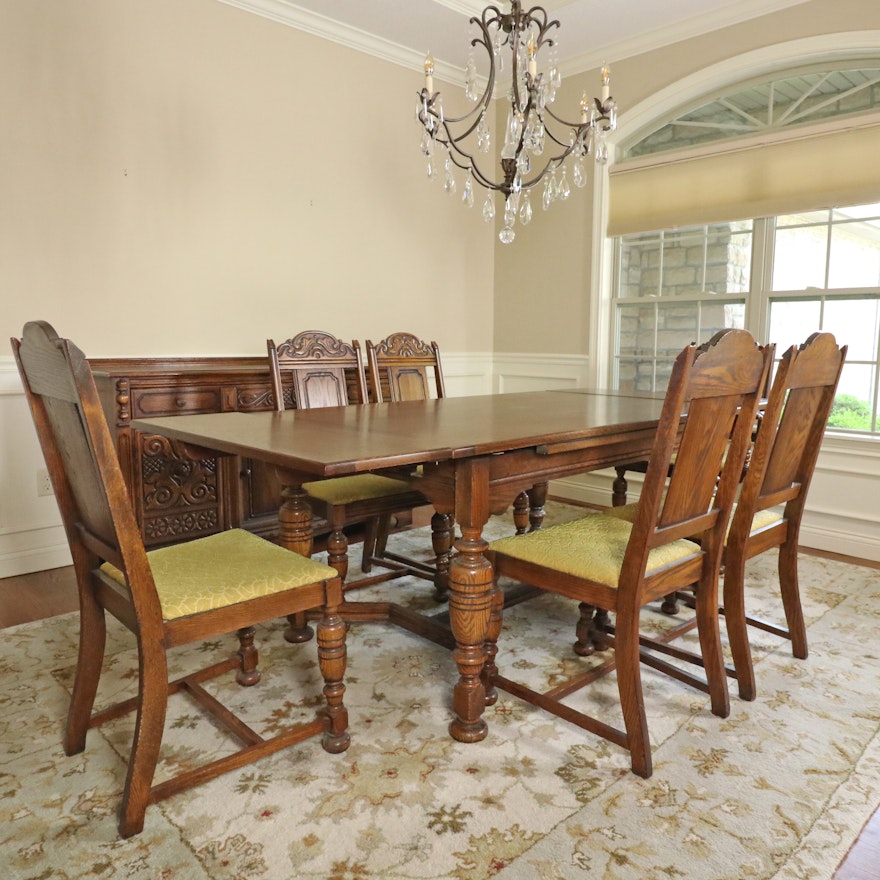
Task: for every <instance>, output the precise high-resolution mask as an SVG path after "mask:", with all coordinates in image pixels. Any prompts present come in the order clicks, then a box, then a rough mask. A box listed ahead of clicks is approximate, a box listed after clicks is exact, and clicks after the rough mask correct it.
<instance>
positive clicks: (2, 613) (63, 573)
mask: <svg viewBox="0 0 880 880" xmlns="http://www.w3.org/2000/svg"><path fill="white" fill-rule="evenodd" d="M419 524H421V523H419ZM802 552H805V553H813V554H814V555H816V556H823V557H825V558H827V559H836V560H838V561H842V562H851V563H854V564H857V565H866V566H868V567H869V568H876V569H878V570H880V563H876V562H869V561H866V560H861V559H852V558H850V557H847V556H841V555H840V554H838V553H825V552H819V551H811V550H804V551H802ZM77 605H78V603H77V595H76V580H75V578H74V576H73V568H72V567H67V568H55V569H51V570H49V571H40V572H35V573H34V574H25V575H19V576H18V577H12V578H4V579H0V629H2V628H3V627H7V626H15V625H17V624H20V623H28V622H29V621H33V620H41V619H43V618H45V617H53V616H55V615H56V614H65V613H66V612H68V611H75V610H76V609H77ZM878 865H880V809H878V810H877V812H876V813H874V815H873V816H872V817H871V818H870V819H869V820H868V822H867V824H866V825H865V827H864V828H863V829H862V830H861V833H860V834H859V835H858V837H857V838H856V840H855V842H854V843H853V845H852V848H851V849H850V851H849V853H847V855H846V857H845V858H844V860H843V861H842V862H841V863H840V866H839V867H838V869H837V871H836V872H835V874H834V877H833V880H878V877H880V871H878V868H877V866H878Z"/></svg>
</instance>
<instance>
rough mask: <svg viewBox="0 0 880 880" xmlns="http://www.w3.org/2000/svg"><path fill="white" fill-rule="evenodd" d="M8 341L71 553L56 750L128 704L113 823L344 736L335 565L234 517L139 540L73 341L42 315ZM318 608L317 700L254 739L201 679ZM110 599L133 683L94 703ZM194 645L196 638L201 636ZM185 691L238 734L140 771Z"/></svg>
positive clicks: (135, 821)
mask: <svg viewBox="0 0 880 880" xmlns="http://www.w3.org/2000/svg"><path fill="white" fill-rule="evenodd" d="M12 348H13V352H14V355H15V360H16V363H17V364H18V369H19V372H20V374H21V379H22V383H23V385H24V390H25V394H26V397H27V400H28V403H29V405H30V409H31V413H32V415H33V419H34V424H35V425H36V428H37V434H38V436H39V440H40V444H41V447H42V450H43V455H44V456H45V459H46V464H47V467H48V469H49V474H50V477H51V481H52V487H53V489H54V492H55V497H56V499H57V501H58V505H59V507H60V510H61V516H62V520H63V522H64V529H65V532H66V534H67V540H68V543H69V545H70V552H71V555H72V557H73V566H74V570H75V573H76V579H77V585H78V590H79V604H80V640H79V657H78V661H77V666H76V675H75V679H74V683H73V695H72V698H71V701H70V709H69V712H68V717H67V726H66V729H65V732H64V751H65V753H66V754H68V755H73V754H76V753H78V752H81V751H83V749H84V748H85V744H86V734H87V732H88V730H89V729H90V728H92V727H96V726H98V725H99V724H102V723H103V722H105V721H109V720H112V719H114V718H117V717H119V716H121V715H123V714H124V713H126V712H129V711H132V710H136V711H137V720H136V724H135V732H134V739H133V742H132V747H131V753H130V757H129V761H128V772H127V775H126V780H125V787H124V790H123V795H122V802H121V806H120V811H119V831H120V833H121V835H122V836H123V837H129V836H131V835H132V834H137V833H138V832H140V831H141V830H142V829H143V826H144V818H145V813H146V809H147V807H148V806H149V805H150V804H153V803H156V802H157V801H159V800H162V799H163V798H166V797H169V796H170V795H173V794H176V793H177V792H179V791H181V790H183V789H185V788H189V787H191V786H193V785H197V784H199V783H201V782H205V781H207V780H209V779H213V778H215V777H216V776H219V775H220V774H222V773H226V772H228V771H230V770H234V769H237V768H239V767H241V766H243V765H245V764H247V763H249V762H251V761H254V760H257V759H258V758H261V757H263V756H264V755H269V754H272V753H273V752H275V751H278V750H279V749H282V748H285V747H287V746H290V745H293V744H294V743H298V742H301V741H302V740H305V739H307V738H308V737H311V736H315V735H317V734H321V735H322V744H323V746H324V748H325V749H326V750H327V751H328V752H341V751H344V750H345V749H347V748H348V745H349V734H348V715H347V711H346V709H345V706H344V705H343V694H344V691H345V687H344V684H343V674H344V671H345V665H346V648H345V634H346V625H345V623H344V622H343V620H342V619H341V618H340V616H339V614H338V607H339V605H340V603H341V602H342V585H341V582H340V579H339V577H338V576H337V573H336V571H335V570H334V569H333V568H330V567H329V566H326V565H322V564H320V563H319V562H316V561H313V560H311V559H306V558H304V557H302V556H298V555H297V554H294V553H291V552H289V551H287V550H284V549H283V548H281V547H278V546H277V545H275V544H272V543H270V542H269V541H266V540H264V539H262V538H259V537H257V536H256V535H253V534H251V533H250V532H246V531H243V530H241V529H233V530H230V531H225V532H221V533H219V534H215V535H211V536H208V537H205V538H198V539H196V540H193V541H190V542H188V543H182V544H177V545H173V546H169V547H163V548H160V549H157V550H152V551H150V552H149V553H148V552H146V550H145V548H144V544H143V540H142V538H141V533H140V530H139V528H138V524H137V522H136V521H135V516H134V512H133V509H132V506H131V502H130V500H129V496H128V488H127V486H126V485H125V483H124V481H123V477H122V471H121V468H120V466H119V461H118V458H117V455H116V450H115V448H114V446H113V439H112V437H111V434H110V430H109V428H108V425H107V422H106V420H105V417H104V413H103V410H102V408H101V401H100V399H99V396H98V391H97V389H96V386H95V382H94V378H93V376H92V372H91V370H90V367H89V364H88V362H87V361H86V359H85V357H84V355H83V353H82V352H81V351H80V350H79V349H78V348H77V347H76V346H75V345H74V344H73V343H72V342H70V341H69V340H66V339H61V338H59V337H58V335H57V334H56V333H55V331H54V330H53V329H52V327H50V326H49V325H48V324H46V323H45V322H31V323H28V324H26V325H25V327H24V331H23V333H22V338H21V340H18V339H12ZM312 608H321V609H322V610H321V619H320V622H319V625H318V663H319V666H320V670H321V675H322V676H323V679H324V697H325V703H326V705H325V706H324V707H323V708H322V709H321V710H320V711H319V712H318V714H317V717H316V718H315V720H313V721H308V722H305V723H302V724H299V725H296V726H294V727H291V728H289V729H287V730H285V731H283V732H281V733H279V734H278V735H276V736H273V737H271V738H268V739H264V738H263V737H262V736H261V735H260V734H259V733H258V732H257V731H256V730H254V729H253V728H251V727H250V726H248V725H247V724H246V723H245V722H244V721H242V720H240V719H239V718H237V717H236V716H235V715H234V714H233V713H232V712H231V711H230V710H229V709H227V708H225V707H224V706H222V705H221V704H220V703H219V702H218V701H217V700H216V698H215V697H214V696H213V695H211V694H209V693H208V692H207V691H206V690H205V689H204V688H203V686H202V682H204V681H206V680H207V679H209V678H212V677H214V676H216V675H219V674H221V673H223V672H227V671H229V670H231V669H234V668H236V667H238V672H237V675H236V678H237V680H238V682H239V683H240V684H241V685H246V686H249V685H254V684H256V683H257V682H258V681H259V680H260V671H259V669H258V668H257V649H256V647H255V646H254V625H255V624H257V623H259V622H261V621H264V620H268V619H271V618H275V617H280V616H284V615H287V614H291V613H297V612H301V611H305V610H307V609H312ZM106 612H109V613H110V614H111V615H113V616H114V617H115V618H117V619H118V620H119V621H120V622H121V623H122V624H123V625H124V626H126V627H127V628H128V629H129V630H130V631H131V632H132V633H133V634H134V637H135V641H136V642H137V654H138V690H137V696H135V697H134V698H133V699H129V700H125V701H123V702H121V703H118V704H116V705H114V706H110V707H108V708H105V709H102V710H100V711H98V712H95V713H93V707H94V702H95V695H96V690H97V687H98V679H99V677H100V674H101V664H102V659H103V655H104V647H105V640H106V620H105V613H106ZM235 631H237V633H238V639H239V647H238V651H237V654H235V655H233V656H232V657H230V658H226V659H223V660H220V661H219V662H217V663H215V664H213V665H212V666H210V667H208V668H207V669H204V670H202V671H200V672H195V673H192V674H189V675H186V676H184V677H183V678H181V679H178V680H176V681H173V682H169V681H168V659H167V656H166V653H167V651H168V650H169V649H170V648H174V647H176V646H180V645H186V644H190V643H192V642H201V641H203V640H205V639H215V638H217V637H218V636H220V635H223V634H225V633H231V632H235ZM201 650H203V649H201ZM178 692H184V693H186V694H188V695H189V696H190V697H191V698H193V699H194V700H195V702H196V703H198V704H199V705H200V706H201V707H202V708H203V709H205V710H207V711H208V713H209V714H210V715H211V716H212V718H213V719H214V721H215V722H216V723H217V724H218V725H219V726H220V727H222V728H223V729H224V730H225V731H226V732H227V733H229V734H230V735H232V736H233V737H235V738H236V739H238V740H240V741H242V742H243V747H242V748H241V749H239V750H238V751H236V752H234V753H232V754H229V755H227V756H225V757H222V758H219V759H217V760H214V761H211V762H210V763H207V764H204V765H202V766H200V767H195V768H191V769H186V770H183V771H181V772H179V773H177V774H176V775H174V776H172V777H171V778H169V779H167V780H165V781H162V782H160V783H159V784H154V783H153V777H154V775H155V771H156V766H157V763H158V760H159V757H160V747H161V743H162V734H163V727H164V724H165V717H166V710H167V702H168V697H169V695H170V694H174V693H178Z"/></svg>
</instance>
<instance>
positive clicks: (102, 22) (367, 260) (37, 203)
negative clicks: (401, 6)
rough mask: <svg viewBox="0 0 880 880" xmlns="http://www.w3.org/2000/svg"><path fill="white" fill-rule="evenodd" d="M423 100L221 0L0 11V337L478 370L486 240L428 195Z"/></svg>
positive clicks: (28, 3)
mask: <svg viewBox="0 0 880 880" xmlns="http://www.w3.org/2000/svg"><path fill="white" fill-rule="evenodd" d="M419 85H420V77H419V75H418V74H417V73H414V72H411V71H407V70H405V69H403V68H401V67H397V66H395V65H392V64H389V63H387V62H383V61H380V60H377V59H375V58H372V57H369V56H367V55H364V54H361V53H358V52H355V51H353V50H350V49H347V48H344V47H341V46H338V45H335V44H331V43H329V42H327V41H324V40H321V39H319V38H316V37H312V36H309V35H307V34H304V33H302V32H300V31H297V30H295V29H293V28H290V27H286V26H284V25H281V24H278V23H275V22H272V21H269V20H267V19H264V18H261V17H258V16H256V15H252V14H249V13H245V12H243V11H241V10H238V9H235V8H233V7H230V6H227V5H224V4H221V3H218V2H216V0H124V2H120V0H0V110H2V112H0V118H2V119H3V124H2V126H0V168H2V169H3V170H2V172H0V178H2V184H0V204H2V210H0V289H2V291H3V308H2V311H0V323H2V327H0V338H4V339H6V338H8V337H9V336H10V335H13V334H16V335H17V334H18V333H19V332H20V330H21V327H22V324H23V322H24V321H26V320H28V319H31V318H36V317H39V318H45V319H47V320H49V321H51V322H52V323H53V324H55V326H56V329H57V330H58V331H59V332H60V333H62V334H63V335H65V336H69V337H71V338H73V339H74V340H75V341H76V342H77V343H78V344H79V345H80V347H81V348H83V350H84V351H85V352H86V353H87V354H88V355H91V356H104V355H134V354H138V355H159V354H246V353H260V352H261V351H262V350H263V346H264V344H265V339H266V337H267V336H275V337H276V338H277V337H283V336H284V335H292V334H293V333H294V332H297V331H298V330H302V329H309V328H323V329H327V330H330V331H332V332H335V333H337V334H338V335H341V336H343V337H358V338H360V339H363V338H365V337H372V338H374V339H376V338H379V337H381V336H384V335H385V334H387V333H389V332H391V331H394V330H402V329H405V330H410V331H412V332H415V333H417V334H419V335H424V336H428V337H430V338H434V339H436V340H437V341H438V342H439V343H440V345H441V348H442V349H444V350H447V351H460V352H465V351H488V350H490V349H491V339H492V312H493V303H492V285H493V253H492V248H493V239H492V230H491V229H490V228H488V227H486V226H485V225H484V224H483V223H482V221H481V219H480V217H479V213H478V212H476V211H472V212H469V211H467V210H466V209H465V208H464V207H463V206H462V205H461V204H460V202H459V200H458V199H451V198H446V197H445V196H444V194H443V193H442V191H441V190H440V186H439V185H438V184H437V183H434V184H433V185H431V184H428V183H427V181H426V177H425V172H424V163H423V161H422V160H421V157H420V156H419V153H418V149H417V148H418V128H417V126H416V124H415V122H414V121H413V109H412V108H413V104H414V95H415V92H416V90H417V88H418V87H419ZM465 316H466V317H465Z"/></svg>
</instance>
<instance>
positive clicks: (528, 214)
mask: <svg viewBox="0 0 880 880" xmlns="http://www.w3.org/2000/svg"><path fill="white" fill-rule="evenodd" d="M470 23H471V25H472V27H475V28H476V29H477V31H478V33H477V35H476V36H475V37H474V38H473V39H472V40H471V51H470V55H469V57H468V61H467V67H466V68H465V97H466V98H467V100H468V101H473V102H475V103H474V105H473V107H472V108H471V109H470V110H469V111H468V112H466V113H465V114H464V115H462V116H458V117H454V118H453V117H447V116H446V115H445V114H444V112H443V103H442V100H441V97H440V92H439V91H437V92H435V91H434V59H433V57H432V56H431V54H430V53H429V54H428V56H427V58H426V59H425V86H424V88H423V89H422V90H421V92H419V95H418V103H417V105H416V116H417V118H418V121H419V123H420V124H421V125H422V127H423V131H422V142H421V149H422V152H423V153H424V154H425V156H427V159H428V177H429V178H434V177H438V176H439V175H438V170H439V163H441V162H442V168H443V170H442V176H443V188H444V189H445V190H446V192H447V193H449V194H454V193H455V191H456V188H457V186H456V180H455V174H454V171H453V166H455V167H457V168H459V169H461V170H462V171H464V172H465V181H464V189H463V193H462V201H463V202H464V203H465V204H466V205H468V206H469V207H471V206H473V204H474V186H475V184H479V185H480V186H483V187H485V188H486V189H487V190H488V192H487V194H486V199H485V201H484V203H483V219H484V220H485V221H486V222H487V223H488V222H491V221H493V220H494V218H495V202H494V193H495V192H496V191H497V192H501V193H502V194H503V195H504V226H503V228H502V229H501V232H500V233H499V234H498V237H499V239H500V240H501V241H502V242H503V243H504V244H509V243H510V242H512V241H513V239H514V237H515V235H516V233H515V232H514V228H513V227H514V225H515V223H516V221H517V219H519V222H520V223H521V224H522V225H524V226H525V225H526V224H528V223H529V222H530V221H531V219H532V204H531V198H530V191H531V190H532V189H534V188H535V187H536V186H538V184H540V183H541V182H543V185H544V188H543V194H542V197H541V203H542V206H543V208H544V210H547V209H548V208H549V207H550V205H551V204H552V203H553V202H555V201H556V200H558V199H561V200H565V199H567V198H568V197H569V195H570V194H571V186H570V184H569V181H568V171H567V166H566V165H565V164H564V163H565V160H566V159H567V158H568V157H569V156H572V158H573V161H572V163H571V166H572V167H571V175H572V180H573V181H574V184H575V186H578V187H582V186H584V185H585V184H586V175H585V171H584V165H583V159H584V157H585V156H587V155H589V154H590V153H592V154H593V156H594V157H595V160H596V161H597V162H599V163H603V162H606V161H607V160H608V145H607V142H606V135H607V133H608V132H609V131H613V130H614V128H615V127H616V126H617V106H616V104H615V103H614V100H613V98H612V97H611V74H610V72H609V70H608V67H607V65H604V66H603V67H602V91H601V95H602V96H601V98H593V99H592V100H590V99H589V98H588V97H587V94H586V92H584V95H583V97H582V98H581V102H580V111H581V113H580V122H566V121H565V120H564V119H562V118H561V117H559V116H557V115H556V114H555V113H554V112H553V110H552V109H551V107H552V104H553V101H554V99H555V98H556V92H557V90H558V89H559V86H560V84H561V83H562V77H561V75H560V73H559V67H558V64H557V60H556V57H555V55H556V50H555V48H554V47H555V43H554V40H553V39H552V38H551V37H550V36H549V34H550V32H551V31H553V29H554V28H558V27H559V22H558V21H556V20H552V21H548V20H547V11H546V10H545V9H544V8H543V7H541V6H533V7H532V8H531V9H529V10H527V11H524V10H523V8H522V4H521V3H520V0H511V2H510V12H502V11H501V10H500V9H499V8H498V7H497V6H487V7H486V8H485V9H484V10H483V14H482V16H481V17H480V18H477V17H476V16H474V17H472V18H471V19H470ZM476 46H482V47H483V48H484V49H485V50H486V54H487V55H488V58H489V72H488V76H487V78H486V86H485V89H484V91H483V92H482V94H480V90H479V85H478V79H477V65H476V62H475V60H474V48H475V47H476ZM545 46H546V47H547V49H548V53H547V55H548V67H547V69H546V70H541V71H540V72H539V70H538V53H539V52H540V50H541V49H542V48H543V47H545ZM508 53H509V56H510V89H509V92H508V95H507V98H508V101H509V103H510V107H509V109H508V111H507V123H506V125H505V129H504V140H503V143H502V146H501V155H500V163H498V162H496V160H495V159H494V157H489V156H488V154H489V153H490V151H491V149H492V137H491V134H490V130H489V124H488V114H489V105H490V104H491V101H492V94H493V90H494V88H495V79H496V75H497V74H499V73H502V72H503V71H504V66H505V62H504V58H505V56H506V55H507V54H508ZM443 150H445V151H446V155H445V157H444V156H443V154H442V151H443ZM547 154H549V156H548V155H547ZM480 156H485V157H487V158H482V159H481V158H479V157H480ZM481 163H482V164H481ZM489 164H491V166H492V167H491V169H490V168H488V167H487V166H488V165H489ZM499 164H500V171H499Z"/></svg>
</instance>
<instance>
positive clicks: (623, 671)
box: [614, 609, 653, 779]
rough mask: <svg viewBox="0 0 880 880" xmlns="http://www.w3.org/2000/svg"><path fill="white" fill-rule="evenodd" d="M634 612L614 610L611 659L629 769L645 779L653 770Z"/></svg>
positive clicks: (637, 629) (637, 631)
mask: <svg viewBox="0 0 880 880" xmlns="http://www.w3.org/2000/svg"><path fill="white" fill-rule="evenodd" d="M636 621H637V617H636V615H635V614H634V613H633V612H632V611H630V612H629V613H626V612H625V611H624V610H622V609H618V612H617V628H616V631H615V636H614V659H615V663H616V667H617V689H618V691H619V692H620V705H621V708H622V709H623V724H624V727H625V728H626V738H627V745H628V746H629V754H630V762H631V766H632V772H633V773H635V774H636V776H641V777H643V778H644V779H647V778H648V777H649V776H650V775H651V773H652V772H653V767H652V765H651V741H650V739H649V737H648V718H647V716H646V715H645V698H644V695H643V694H642V670H641V665H640V662H639V628H638V624H637V622H636Z"/></svg>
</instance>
